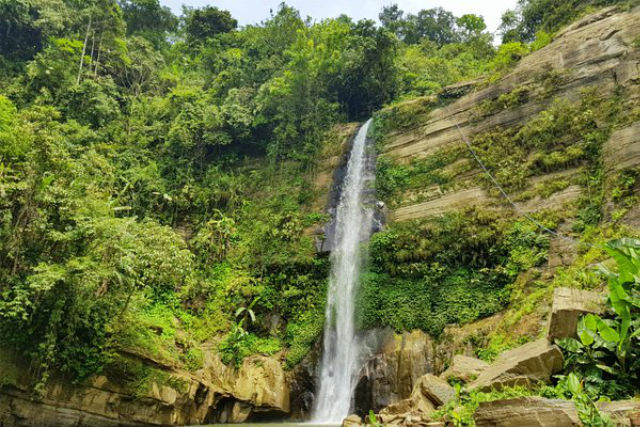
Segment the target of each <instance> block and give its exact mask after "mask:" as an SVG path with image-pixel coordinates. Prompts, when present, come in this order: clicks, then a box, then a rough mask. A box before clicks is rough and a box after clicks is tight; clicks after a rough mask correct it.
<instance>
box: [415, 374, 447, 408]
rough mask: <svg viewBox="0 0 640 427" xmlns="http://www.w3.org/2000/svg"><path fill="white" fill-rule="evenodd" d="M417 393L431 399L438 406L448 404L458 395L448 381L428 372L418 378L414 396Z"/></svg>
mask: <svg viewBox="0 0 640 427" xmlns="http://www.w3.org/2000/svg"><path fill="white" fill-rule="evenodd" d="M417 393H420V394H421V395H422V396H424V397H426V398H427V399H429V400H430V401H431V403H433V404H434V405H435V406H436V407H439V406H442V405H446V404H447V403H448V402H449V401H450V400H452V399H453V398H454V397H456V391H455V390H454V389H453V387H451V386H450V385H449V383H448V382H446V381H445V380H443V379H440V378H438V377H436V376H435V375H431V374H427V375H425V376H423V377H421V378H420V379H419V380H418V383H417V384H416V386H415V388H414V390H413V393H412V396H413V394H417Z"/></svg>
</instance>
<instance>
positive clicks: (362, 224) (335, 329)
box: [312, 120, 375, 423]
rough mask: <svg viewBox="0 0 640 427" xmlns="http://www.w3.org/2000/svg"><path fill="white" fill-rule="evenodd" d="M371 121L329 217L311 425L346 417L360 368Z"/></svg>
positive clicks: (360, 137)
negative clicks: (358, 320)
mask: <svg viewBox="0 0 640 427" xmlns="http://www.w3.org/2000/svg"><path fill="white" fill-rule="evenodd" d="M370 124H371V120H369V121H367V122H366V123H365V124H364V125H363V126H362V127H361V128H360V130H359V131H358V134H357V135H356V137H355V139H354V140H353V146H352V148H351V153H350V155H349V161H348V163H347V170H346V175H345V178H344V181H343V182H342V185H341V195H340V203H339V204H338V206H337V209H336V213H335V216H334V223H335V229H334V231H333V234H334V236H333V245H332V248H331V275H330V277H329V287H328V291H327V305H326V309H325V327H324V341H323V349H322V357H321V363H320V375H319V377H318V379H319V384H318V390H317V395H316V400H315V402H314V408H313V413H312V420H313V421H315V422H321V423H339V422H341V421H342V420H343V418H344V417H345V416H346V415H347V414H348V413H349V409H350V407H351V400H352V399H351V398H352V392H353V389H354V385H355V381H356V380H357V378H355V376H356V375H357V373H358V371H359V368H360V363H361V354H360V341H359V337H358V336H357V335H356V328H355V297H356V290H357V285H358V282H359V275H360V263H361V260H360V257H361V255H360V243H361V242H363V241H368V239H369V236H370V234H371V231H372V224H373V216H374V215H373V214H374V208H373V206H371V204H368V203H367V202H368V201H369V200H370V198H371V197H372V193H371V192H368V191H367V188H369V187H370V185H368V184H369V183H370V182H372V180H373V179H374V174H373V170H372V166H373V165H374V164H375V163H374V160H375V155H373V156H372V155H371V153H372V152H373V150H372V146H371V144H372V141H371V140H369V139H368V138H367V132H368V130H369V125H370Z"/></svg>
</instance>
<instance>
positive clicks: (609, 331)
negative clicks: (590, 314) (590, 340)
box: [598, 319, 620, 343]
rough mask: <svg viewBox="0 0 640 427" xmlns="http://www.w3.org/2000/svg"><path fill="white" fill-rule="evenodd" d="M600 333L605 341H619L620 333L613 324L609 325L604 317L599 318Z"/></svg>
mask: <svg viewBox="0 0 640 427" xmlns="http://www.w3.org/2000/svg"><path fill="white" fill-rule="evenodd" d="M598 333H599V334H600V337H602V339H604V340H605V341H609V342H612V343H617V342H618V341H619V340H620V335H619V334H618V332H616V331H615V330H614V329H613V328H612V327H611V326H609V325H607V324H606V323H605V322H604V321H603V320H602V319H598Z"/></svg>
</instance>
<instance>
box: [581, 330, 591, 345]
mask: <svg viewBox="0 0 640 427" xmlns="http://www.w3.org/2000/svg"><path fill="white" fill-rule="evenodd" d="M580 341H581V342H582V345H584V346H590V345H591V344H593V341H594V340H593V336H591V334H590V333H589V331H586V330H585V331H582V332H581V333H580Z"/></svg>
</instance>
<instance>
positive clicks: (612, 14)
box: [382, 7, 640, 221]
mask: <svg viewBox="0 0 640 427" xmlns="http://www.w3.org/2000/svg"><path fill="white" fill-rule="evenodd" d="M639 16H640V9H639V8H638V7H636V8H635V9H633V10H631V11H628V12H623V13H621V12H620V11H618V10H616V9H614V8H609V9H605V10H603V11H601V12H598V13H596V14H594V15H591V16H589V17H588V18H586V19H583V20H581V21H579V22H576V23H575V24H573V25H571V26H569V27H567V28H566V29H564V30H563V31H562V32H560V33H559V34H557V35H556V37H555V39H554V41H553V42H552V43H550V44H549V45H547V46H545V47H544V48H542V49H540V50H538V51H536V52H533V53H531V54H530V55H528V56H526V57H524V58H523V59H522V60H521V61H520V63H519V64H518V65H517V66H516V67H515V69H514V70H513V71H511V72H510V73H508V74H507V75H505V76H504V77H502V78H501V79H499V80H498V81H497V82H496V83H494V84H483V83H481V82H472V84H470V85H467V86H461V88H460V89H459V90H454V91H452V96H454V97H455V96H457V95H458V94H459V93H460V92H465V91H466V92H468V93H467V94H466V95H465V96H462V97H461V98H459V99H458V100H456V101H455V102H453V103H451V104H449V105H448V106H446V107H443V108H436V109H435V110H433V111H428V105H430V103H429V101H428V100H427V101H425V102H426V104H427V108H426V110H427V112H426V113H423V114H422V115H420V116H419V117H418V119H417V120H413V121H412V125H409V126H406V127H403V128H400V129H397V130H394V131H392V132H391V133H389V134H388V135H387V137H386V142H385V144H384V148H383V153H382V154H383V155H386V156H388V157H390V158H392V159H394V160H395V161H396V162H401V163H409V162H411V161H412V160H414V159H421V158H425V157H429V156H431V155H434V154H436V153H439V152H445V151H450V150H454V149H456V148H458V149H462V150H466V147H465V146H464V144H463V140H462V138H461V135H460V132H462V133H463V134H465V135H466V136H467V137H468V138H470V139H473V137H474V136H476V135H478V134H481V133H483V132H487V131H492V130H499V129H505V128H510V127H514V126H521V125H523V124H524V123H526V122H527V120H528V119H530V118H531V117H533V116H534V115H536V114H537V113H539V112H541V111H543V110H544V109H546V108H548V107H549V105H551V103H552V102H553V100H554V99H555V98H564V99H567V100H570V101H572V100H573V101H575V100H577V99H579V97H580V96H581V92H583V91H584V90H585V89H587V88H594V89H595V90H596V91H597V93H598V94H599V96H601V97H607V96H612V95H613V93H614V92H615V91H616V90H621V88H622V89H624V90H625V91H626V92H627V94H628V96H629V98H630V99H629V102H630V105H636V106H637V101H638V99H639V98H640V86H639V83H640V52H639V49H638V48H637V47H635V45H634V41H636V40H637V38H638V37H639V36H640V27H639V26H638V25H637V22H638V19H639ZM501 95H507V96H508V95H514V99H515V100H511V102H508V103H502V105H497V106H496V105H493V104H495V103H496V101H499V99H500V96H501ZM516 95H517V96H516ZM411 102H413V103H414V104H415V103H416V101H411ZM406 107H407V106H406V105H405V106H402V105H400V106H396V107H391V108H392V109H393V108H396V109H402V108H406ZM487 107H489V108H487ZM494 107H495V108H494ZM415 110H416V111H420V108H415ZM418 114H420V113H418ZM456 124H457V125H458V126H459V127H460V130H458V128H457V126H456ZM603 154H604V155H603V160H604V163H605V167H606V170H607V172H609V173H611V172H613V171H616V170H618V171H619V170H622V169H628V168H632V167H637V166H638V165H640V128H639V123H638V121H637V117H636V118H635V120H633V119H632V120H631V123H628V124H627V125H625V126H624V127H622V128H620V129H616V130H615V131H614V132H613V134H612V135H611V137H610V139H609V141H608V142H607V143H606V144H605V147H604V149H603ZM465 157H467V156H465ZM441 172H444V173H445V175H447V176H448V177H449V178H451V180H452V181H453V183H454V185H453V186H452V188H447V189H443V188H441V187H440V186H437V185H435V186H432V187H429V188H420V189H416V190H414V191H411V192H409V193H407V194H405V195H404V196H403V197H402V200H401V201H400V202H399V203H398V204H397V205H396V206H394V207H393V209H392V212H391V215H390V216H391V219H392V220H394V221H406V220H410V219H416V218H427V217H430V216H435V215H439V214H442V213H444V212H447V211H449V210H453V209H459V208H462V207H468V206H487V205H490V206H494V207H500V206H502V201H501V200H500V198H499V196H496V197H492V196H491V195H490V194H489V193H488V192H487V190H486V188H484V187H482V186H479V185H478V184H477V179H474V177H477V176H478V175H480V174H481V170H480V169H479V168H478V166H477V165H476V164H475V163H473V162H472V161H471V159H469V158H464V159H458V161H457V162H455V163H453V164H451V165H448V166H446V167H444V168H443V169H442V170H441ZM578 172H579V168H575V167H571V168H568V169H566V170H565V171H564V172H561V173H563V174H565V176H571V175H574V174H576V173H578ZM556 174H557V173H556ZM548 178H551V177H550V176H541V177H531V178H530V179H529V185H530V187H533V186H534V185H535V184H536V183H538V182H540V180H541V179H542V180H544V179H548ZM582 191H584V188H583V187H581V186H579V185H570V186H568V187H565V188H564V189H562V190H560V191H558V192H556V193H555V194H552V195H551V196H550V197H546V198H544V199H542V198H538V199H534V200H532V201H530V202H529V203H523V204H522V206H521V207H522V208H523V210H525V211H535V210H539V209H541V208H549V207H558V206H561V205H562V204H563V203H566V202H570V201H572V200H575V199H576V198H577V197H578V196H579V195H580V194H581V192H582Z"/></svg>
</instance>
